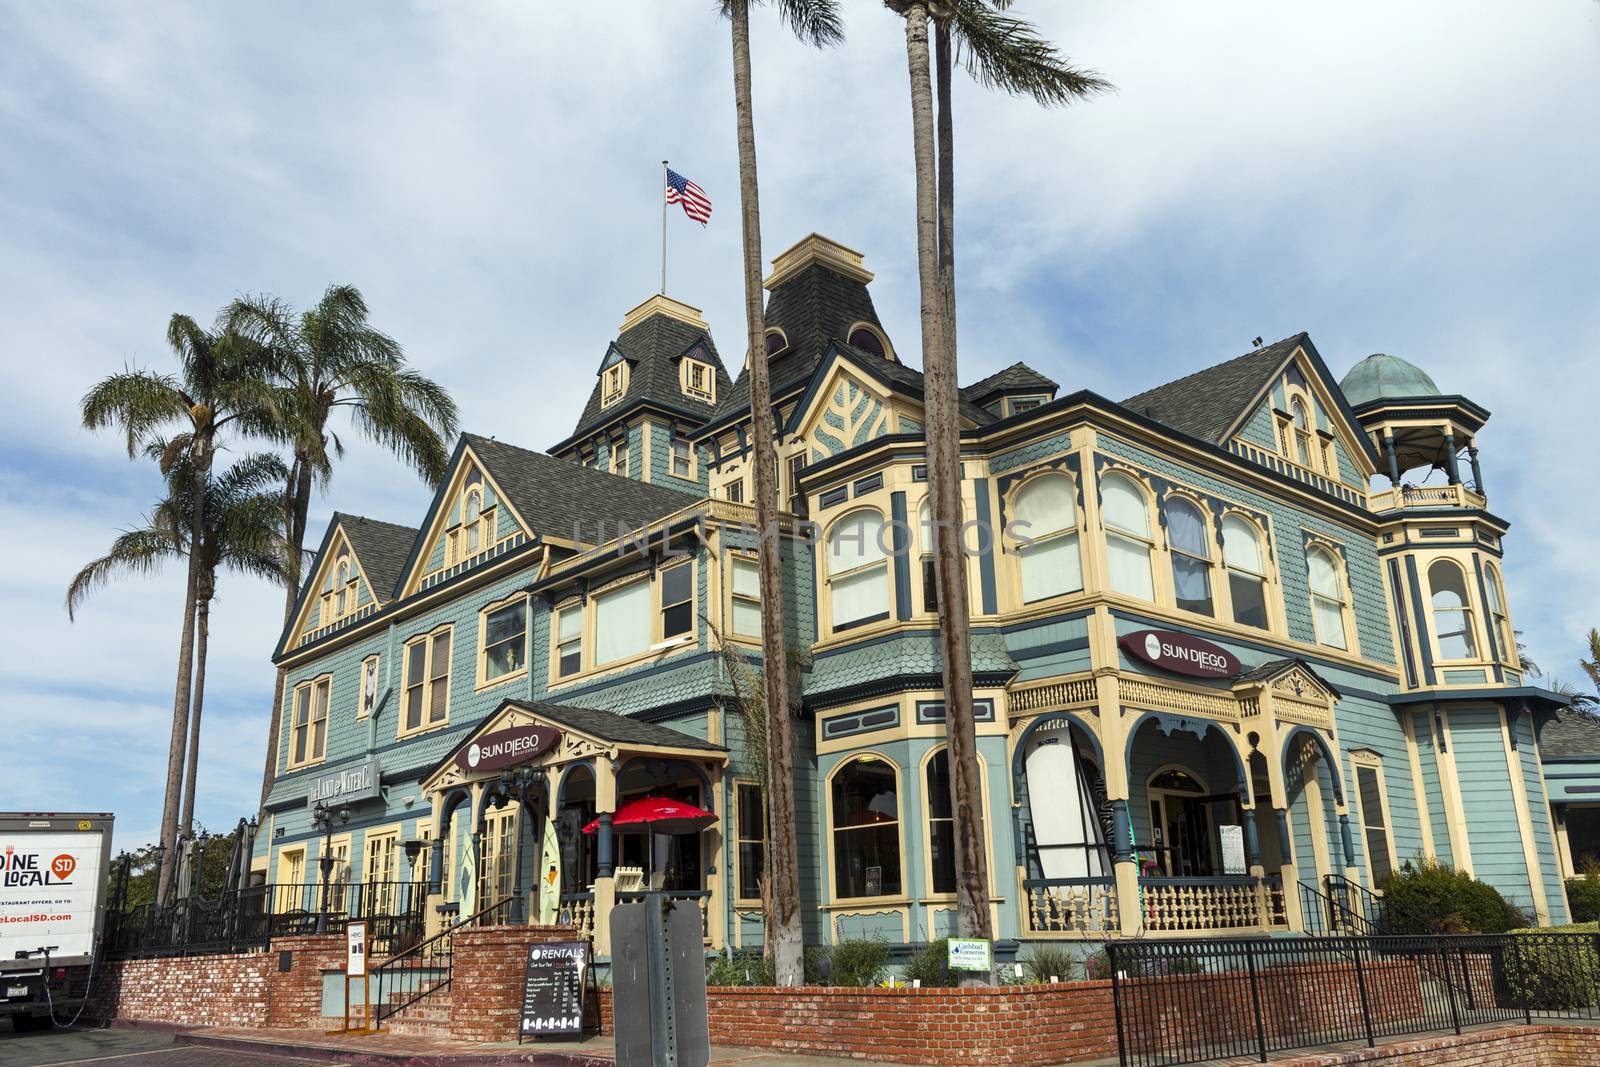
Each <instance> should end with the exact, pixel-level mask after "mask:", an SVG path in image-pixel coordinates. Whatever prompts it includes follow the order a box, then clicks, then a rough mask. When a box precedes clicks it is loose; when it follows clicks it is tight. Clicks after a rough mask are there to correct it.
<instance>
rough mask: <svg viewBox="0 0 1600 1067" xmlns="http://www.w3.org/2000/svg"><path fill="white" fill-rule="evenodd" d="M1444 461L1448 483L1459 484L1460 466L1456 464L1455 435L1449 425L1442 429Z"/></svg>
mask: <svg viewBox="0 0 1600 1067" xmlns="http://www.w3.org/2000/svg"><path fill="white" fill-rule="evenodd" d="M1444 462H1445V470H1446V471H1448V472H1449V474H1450V484H1451V485H1460V484H1461V468H1460V467H1458V466H1457V465H1456V435H1455V434H1454V433H1453V432H1451V430H1450V428H1449V427H1446V428H1445V431H1444Z"/></svg>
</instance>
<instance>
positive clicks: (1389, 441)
mask: <svg viewBox="0 0 1600 1067" xmlns="http://www.w3.org/2000/svg"><path fill="white" fill-rule="evenodd" d="M1383 454H1384V457H1385V458H1386V459H1388V461H1389V484H1390V485H1392V486H1395V487H1396V488H1398V487H1399V485H1400V457H1398V456H1397V455H1395V451H1394V434H1392V433H1386V434H1384V435H1383Z"/></svg>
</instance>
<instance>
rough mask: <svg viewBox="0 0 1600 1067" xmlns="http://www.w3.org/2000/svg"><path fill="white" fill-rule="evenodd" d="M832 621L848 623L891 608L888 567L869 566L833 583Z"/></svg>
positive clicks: (881, 613) (868, 617)
mask: <svg viewBox="0 0 1600 1067" xmlns="http://www.w3.org/2000/svg"><path fill="white" fill-rule="evenodd" d="M831 589H832V600H833V625H835V626H846V625H848V624H850V623H852V622H859V621H860V620H862V619H870V618H872V617H873V616H876V615H886V614H888V612H889V568H888V567H887V566H877V567H868V568H866V569H865V570H861V571H857V572H856V573H854V574H850V575H847V576H845V577H843V578H835V579H834V580H833V582H832V583H831Z"/></svg>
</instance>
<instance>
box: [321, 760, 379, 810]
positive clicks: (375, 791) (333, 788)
mask: <svg viewBox="0 0 1600 1067" xmlns="http://www.w3.org/2000/svg"><path fill="white" fill-rule="evenodd" d="M379 778H380V774H379V770H378V758H377V757H376V756H373V757H371V758H369V759H367V760H366V761H365V762H364V763H358V764H356V765H355V766H353V767H341V768H339V769H338V770H334V771H327V772H325V773H322V774H318V775H316V776H314V777H313V778H312V779H311V787H310V788H309V789H308V790H306V806H307V807H310V806H312V805H314V804H318V803H321V804H330V803H340V804H353V803H355V802H356V801H358V800H372V799H374V798H375V797H377V796H378V795H379V784H380V783H379Z"/></svg>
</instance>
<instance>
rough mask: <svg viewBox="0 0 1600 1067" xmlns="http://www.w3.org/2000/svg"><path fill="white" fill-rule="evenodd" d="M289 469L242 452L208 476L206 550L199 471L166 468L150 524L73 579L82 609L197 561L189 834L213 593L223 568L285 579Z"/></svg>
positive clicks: (186, 793) (154, 445)
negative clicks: (144, 577) (132, 580)
mask: <svg viewBox="0 0 1600 1067" xmlns="http://www.w3.org/2000/svg"><path fill="white" fill-rule="evenodd" d="M166 449H167V442H165V441H152V442H151V443H150V445H149V446H148V448H147V452H148V454H149V455H150V456H151V457H152V458H156V459H159V458H160V457H161V456H162V455H163V454H165V452H166ZM287 474H288V468H287V467H285V466H284V463H283V461H282V460H281V459H279V458H278V457H277V456H273V455H264V454H258V455H252V456H247V457H246V458H244V459H242V460H239V461H238V462H236V463H234V464H233V465H232V466H231V467H229V468H228V470H227V471H226V472H224V473H223V474H222V475H221V476H220V477H210V478H207V479H206V484H205V506H204V509H203V513H204V516H205V527H204V528H203V529H202V530H201V533H200V537H199V545H200V550H199V553H198V554H195V553H194V552H193V545H194V543H195V538H194V537H193V527H192V526H191V525H190V522H191V516H192V515H193V514H194V512H195V508H194V502H193V499H192V498H193V495H194V486H195V481H194V478H193V471H192V470H191V469H190V466H189V464H188V462H187V461H186V460H179V461H178V462H176V463H174V464H172V466H171V467H170V468H168V470H167V472H166V479H167V496H166V498H165V499H163V500H162V501H161V502H160V503H158V504H157V505H156V506H155V508H154V510H153V511H152V512H151V513H150V515H149V517H148V519H147V520H146V522H145V525H144V526H142V527H139V528H137V529H133V530H127V531H124V532H123V533H122V534H120V535H119V536H118V537H117V539H116V540H115V541H113V542H112V543H111V550H110V551H109V552H107V553H106V554H105V555H104V556H101V557H100V558H99V559H97V560H95V561H93V562H92V563H89V564H87V565H85V566H84V568H83V569H82V570H80V571H79V572H78V573H77V575H76V576H75V577H74V578H73V579H72V584H71V585H70V586H68V587H67V614H68V617H75V616H76V614H77V610H78V608H79V607H81V606H82V604H83V602H84V600H85V599H86V598H87V597H88V596H89V594H90V593H92V592H93V591H94V590H96V589H98V588H100V587H101V586H104V585H106V584H107V583H109V582H110V581H112V580H113V579H114V578H119V577H125V576H128V575H134V574H149V573H152V572H154V571H156V570H158V569H159V568H160V567H161V566H162V565H163V564H165V563H166V562H167V561H168V560H172V559H176V558H178V557H180V556H181V557H186V558H190V559H193V560H196V561H197V574H196V584H195V596H194V606H193V610H194V616H195V617H194V631H195V641H194V676H193V701H192V708H191V710H190V714H189V734H188V742H187V752H188V759H187V761H186V762H187V770H186V771H185V775H184V786H183V800H182V808H183V810H182V814H181V816H180V817H179V826H180V829H181V833H182V835H183V836H185V837H187V836H189V835H191V834H192V833H193V830H194V804H195V777H196V774H197V772H198V768H199V764H200V715H201V711H202V708H203V705H204V702H205V684H206V651H207V646H208V644H209V643H210V634H211V601H212V600H213V599H214V598H215V597H216V588H217V572H218V571H219V570H222V569H227V570H231V571H235V572H237V573H240V574H247V575H252V576H254V577H258V578H266V579H267V580H269V581H273V582H283V581H285V580H286V578H287V574H288V562H287V556H286V554H285V552H284V542H283V533H282V530H281V528H280V526H281V524H280V514H281V513H280V512H279V510H278V501H279V497H278V493H277V492H276V487H277V486H278V485H279V484H280V483H281V482H282V481H283V479H284V478H285V477H286V476H287Z"/></svg>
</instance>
